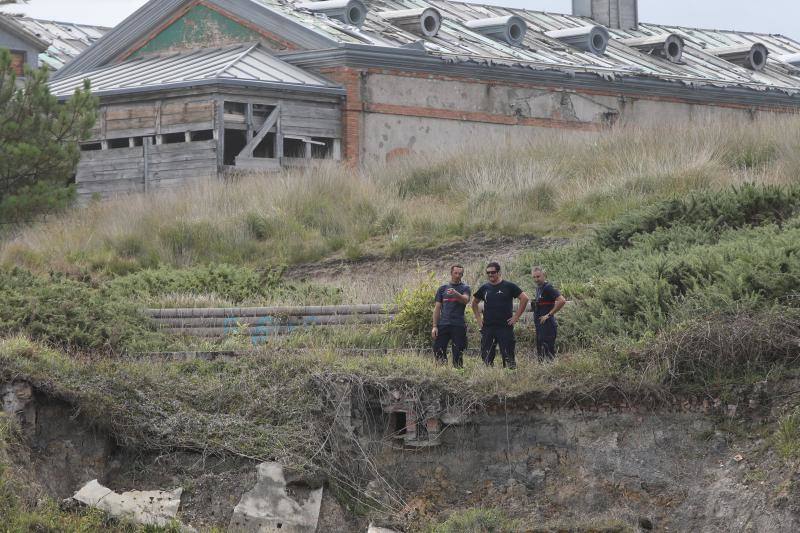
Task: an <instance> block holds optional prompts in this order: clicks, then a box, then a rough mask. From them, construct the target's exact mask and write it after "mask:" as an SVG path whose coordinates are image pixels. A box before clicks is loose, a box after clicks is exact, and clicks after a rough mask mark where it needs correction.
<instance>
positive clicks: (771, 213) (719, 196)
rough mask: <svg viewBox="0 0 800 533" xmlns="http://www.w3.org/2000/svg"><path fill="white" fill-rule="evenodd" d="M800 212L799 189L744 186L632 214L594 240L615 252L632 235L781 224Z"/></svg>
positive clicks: (677, 200)
mask: <svg viewBox="0 0 800 533" xmlns="http://www.w3.org/2000/svg"><path fill="white" fill-rule="evenodd" d="M798 212H800V187H797V186H795V187H788V188H786V187H778V186H770V185H765V186H756V185H752V184H750V185H744V186H741V187H735V188H732V189H730V190H728V191H726V192H708V193H704V194H701V195H694V196H691V197H689V198H688V199H685V200H682V199H677V198H676V199H672V200H666V201H662V202H659V203H657V204H655V205H653V206H650V207H646V208H643V209H640V210H638V211H635V212H633V213H631V214H629V215H626V216H623V217H621V218H619V219H618V220H617V221H615V222H613V223H611V224H608V225H607V226H605V227H603V228H602V229H600V230H598V231H597V233H596V237H595V239H596V240H597V242H598V243H599V244H600V245H602V246H604V247H607V248H611V249H614V250H617V249H619V248H623V247H626V246H630V245H631V242H632V239H633V237H634V236H636V235H639V234H642V233H651V232H653V231H655V230H656V229H658V228H668V227H672V226H676V225H681V224H682V225H688V226H696V227H700V228H702V229H703V230H706V231H717V230H720V229H730V228H741V227H745V226H758V225H761V224H764V223H768V222H775V223H781V222H783V221H784V220H786V219H788V218H791V217H792V216H794V215H795V214H797V213H798Z"/></svg>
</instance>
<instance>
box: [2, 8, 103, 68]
mask: <svg viewBox="0 0 800 533" xmlns="http://www.w3.org/2000/svg"><path fill="white" fill-rule="evenodd" d="M15 20H16V21H17V22H19V24H20V25H22V27H24V28H25V30H26V31H28V32H29V33H30V34H31V35H35V36H36V37H37V38H39V39H41V40H42V41H44V42H46V43H47V44H48V45H49V47H48V49H47V50H46V51H45V52H43V53H41V54H39V62H40V63H41V64H44V65H47V66H48V67H50V68H52V69H54V70H58V69H60V68H61V67H63V66H64V65H65V64H66V63H68V62H69V61H71V60H72V59H74V58H75V57H76V56H78V54H80V53H81V52H83V51H84V50H86V49H87V48H89V46H91V45H92V44H93V43H94V42H95V41H97V40H98V39H100V37H102V36H103V34H105V33H106V32H107V31H108V30H109V28H104V27H102V26H87V25H85V24H73V23H71V22H56V21H53V20H39V19H33V18H29V17H15Z"/></svg>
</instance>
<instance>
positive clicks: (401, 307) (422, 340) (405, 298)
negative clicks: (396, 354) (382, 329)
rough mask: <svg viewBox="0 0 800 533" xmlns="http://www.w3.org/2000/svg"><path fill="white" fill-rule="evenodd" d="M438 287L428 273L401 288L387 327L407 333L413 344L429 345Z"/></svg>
mask: <svg viewBox="0 0 800 533" xmlns="http://www.w3.org/2000/svg"><path fill="white" fill-rule="evenodd" d="M438 287H439V285H438V284H437V282H436V278H435V277H434V274H433V273H430V274H429V275H428V276H427V277H426V278H424V279H423V280H422V281H421V282H419V283H418V284H417V285H415V286H413V287H407V288H405V289H403V290H402V291H401V292H400V293H399V294H398V295H397V297H396V298H395V303H396V304H397V306H398V311H397V314H396V315H395V318H394V320H393V321H392V322H391V324H390V325H389V326H388V327H389V328H391V329H392V330H394V331H397V332H400V333H403V334H405V335H407V336H408V338H409V340H410V342H411V343H412V344H414V345H415V346H418V347H422V346H426V345H429V344H430V343H431V324H432V320H433V306H434V304H435V297H436V289H437V288H438Z"/></svg>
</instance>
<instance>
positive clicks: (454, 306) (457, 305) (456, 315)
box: [436, 283, 472, 327]
mask: <svg viewBox="0 0 800 533" xmlns="http://www.w3.org/2000/svg"><path fill="white" fill-rule="evenodd" d="M451 287H452V288H453V289H455V290H456V291H457V292H458V293H459V294H470V295H471V294H472V290H471V289H470V288H469V285H466V284H464V283H459V284H458V285H453V284H452V283H445V284H444V285H442V286H441V287H439V290H437V291H436V301H437V302H440V303H441V304H442V313H441V314H440V315H439V323H438V324H436V325H437V326H465V327H466V325H467V323H466V322H465V321H464V310H465V309H466V308H467V306H466V304H463V303H461V302H460V301H459V300H458V299H456V298H454V297H452V296H448V295H447V289H449V288H451Z"/></svg>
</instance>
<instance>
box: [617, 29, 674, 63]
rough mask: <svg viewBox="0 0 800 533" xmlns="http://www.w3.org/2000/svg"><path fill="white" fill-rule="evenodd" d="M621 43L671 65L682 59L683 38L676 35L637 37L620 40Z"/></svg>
mask: <svg viewBox="0 0 800 533" xmlns="http://www.w3.org/2000/svg"><path fill="white" fill-rule="evenodd" d="M621 42H622V43H623V44H625V45H627V46H630V47H631V48H635V49H637V50H639V51H640V52H644V53H645V54H651V55H657V56H659V57H663V58H664V59H667V60H669V61H672V62H673V63H680V62H681V59H682V58H683V47H684V41H683V37H681V36H680V35H678V34H676V33H670V34H669V35H663V34H662V35H651V36H650V37H637V38H634V39H622V40H621Z"/></svg>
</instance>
